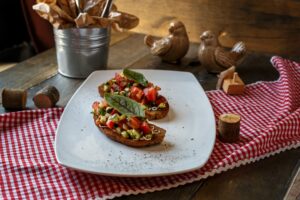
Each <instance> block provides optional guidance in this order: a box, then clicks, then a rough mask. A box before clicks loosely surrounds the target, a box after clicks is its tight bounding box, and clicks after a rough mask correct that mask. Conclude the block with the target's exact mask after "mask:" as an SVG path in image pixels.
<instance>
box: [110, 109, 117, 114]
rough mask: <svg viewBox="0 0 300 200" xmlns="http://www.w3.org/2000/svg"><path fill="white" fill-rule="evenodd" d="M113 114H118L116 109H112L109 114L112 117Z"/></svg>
mask: <svg viewBox="0 0 300 200" xmlns="http://www.w3.org/2000/svg"><path fill="white" fill-rule="evenodd" d="M115 113H118V111H117V110H116V109H113V110H112V111H111V112H110V113H109V114H111V115H113V114H115Z"/></svg>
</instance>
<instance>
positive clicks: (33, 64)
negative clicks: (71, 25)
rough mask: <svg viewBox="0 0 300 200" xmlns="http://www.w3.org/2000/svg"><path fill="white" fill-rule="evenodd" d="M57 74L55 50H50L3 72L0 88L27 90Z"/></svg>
mask: <svg viewBox="0 0 300 200" xmlns="http://www.w3.org/2000/svg"><path fill="white" fill-rule="evenodd" d="M56 73H57V64H56V59H55V50H54V49H50V50H47V51H45V52H43V53H41V54H39V55H38V56H35V57H32V58H30V59H28V60H26V61H24V62H21V63H19V64H17V65H15V66H14V67H12V68H10V69H7V70H5V71H3V72H1V73H0V80H1V81H0V88H1V89H2V88H4V87H7V88H20V89H27V88H30V87H32V86H34V85H36V84H38V83H40V82H42V81H44V80H45V79H47V78H50V77H51V76H53V75H55V74H56ZM0 104H1V100H0Z"/></svg>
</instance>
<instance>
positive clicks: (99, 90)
mask: <svg viewBox="0 0 300 200" xmlns="http://www.w3.org/2000/svg"><path fill="white" fill-rule="evenodd" d="M98 93H99V94H100V97H102V98H103V97H104V93H105V92H104V84H101V85H99V86H98Z"/></svg>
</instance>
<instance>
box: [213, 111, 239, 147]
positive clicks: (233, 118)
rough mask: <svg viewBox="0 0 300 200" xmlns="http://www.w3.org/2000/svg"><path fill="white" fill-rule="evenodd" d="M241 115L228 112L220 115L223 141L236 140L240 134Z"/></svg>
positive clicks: (220, 132) (220, 136) (220, 133)
mask: <svg viewBox="0 0 300 200" xmlns="http://www.w3.org/2000/svg"><path fill="white" fill-rule="evenodd" d="M240 121H241V117H240V116H239V115H237V114H232V113H226V114H222V115H220V117H219V124H218V125H219V126H218V131H219V135H218V136H219V139H220V140H221V141H222V142H236V141H237V140H238V139H239V134H240Z"/></svg>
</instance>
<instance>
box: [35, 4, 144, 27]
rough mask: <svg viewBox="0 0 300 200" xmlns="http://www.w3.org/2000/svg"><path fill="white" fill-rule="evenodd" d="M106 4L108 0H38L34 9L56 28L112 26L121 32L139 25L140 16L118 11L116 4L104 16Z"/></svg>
mask: <svg viewBox="0 0 300 200" xmlns="http://www.w3.org/2000/svg"><path fill="white" fill-rule="evenodd" d="M105 4H106V0H81V1H79V4H76V0H37V2H36V4H35V5H33V10H35V11H36V12H37V13H38V15H40V16H41V17H42V18H44V19H46V20H48V21H49V22H50V23H51V24H52V25H53V27H54V28H56V29H65V28H107V27H110V26H111V27H112V28H113V29H115V30H116V31H119V32H121V31H124V30H129V29H132V28H134V27H136V26H137V25H138V23H139V18H138V17H136V16H134V15H131V14H129V13H125V12H121V11H118V9H117V7H116V5H115V4H113V5H112V8H111V11H110V13H109V15H108V17H102V16H101V14H102V12H103V9H104V8H105Z"/></svg>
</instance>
